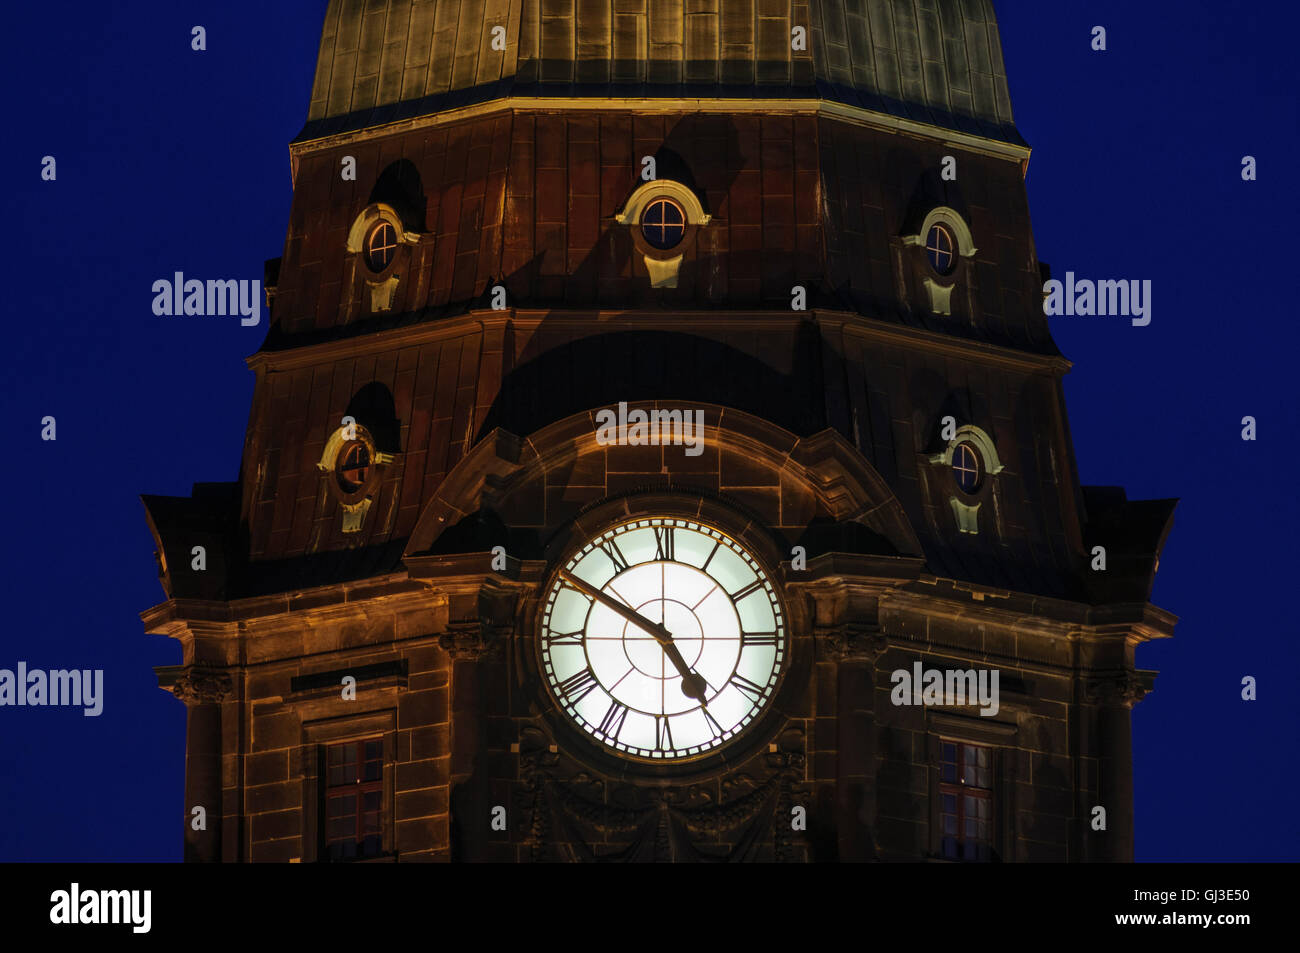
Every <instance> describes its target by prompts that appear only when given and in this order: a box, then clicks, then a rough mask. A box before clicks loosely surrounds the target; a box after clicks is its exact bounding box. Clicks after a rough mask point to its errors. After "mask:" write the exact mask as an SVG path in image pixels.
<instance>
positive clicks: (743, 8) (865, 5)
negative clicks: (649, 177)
mask: <svg viewBox="0 0 1300 953" xmlns="http://www.w3.org/2000/svg"><path fill="white" fill-rule="evenodd" d="M505 97H518V98H540V97H552V98H557V99H559V98H570V99H571V98H615V99H623V98H626V99H679V100H680V99H693V98H708V99H719V98H762V99H810V98H811V99H821V100H824V101H828V102H836V103H842V104H844V105H847V106H851V107H857V108H861V109H866V110H870V111H873V112H877V113H882V114H885V115H889V116H895V117H898V118H900V119H904V120H910V121H913V122H920V123H924V124H927V125H932V126H938V127H941V128H946V129H954V130H958V131H961V132H965V133H969V134H973V135H977V136H981V137H983V138H987V139H995V140H999V141H1004V142H1014V143H1018V144H1019V143H1022V142H1023V140H1022V139H1021V138H1020V136H1019V134H1018V133H1017V132H1016V129H1015V126H1014V123H1013V120H1012V114H1011V98H1010V95H1009V93H1008V90H1007V78H1006V71H1005V69H1004V67H1003V63H1002V50H1001V43H1000V40H999V38H998V28H997V19H996V16H995V14H994V11H993V5H992V3H991V0H895V2H892V3H884V2H866V0H690V2H687V0H486V2H485V0H380V2H376V0H331V2H330V4H329V8H328V11H327V13H326V15H325V24H324V28H323V30H322V35H321V45H320V54H319V57H318V60H317V66H316V77H315V81H314V83H313V85H312V95H311V106H310V109H309V111H308V122H307V126H306V127H305V128H304V129H303V131H302V133H301V134H300V136H299V137H298V138H299V141H303V140H310V139H316V138H320V137H322V136H327V135H331V134H335V133H339V132H346V131H351V130H356V129H362V128H367V127H370V126H378V125H385V124H387V123H391V122H398V121H401V120H403V119H409V118H412V117H415V116H420V115H425V114H428V113H432V112H438V111H441V110H444V109H451V108H456V107H459V106H466V105H471V104H474V103H479V102H485V101H488V100H493V99H501V98H505Z"/></svg>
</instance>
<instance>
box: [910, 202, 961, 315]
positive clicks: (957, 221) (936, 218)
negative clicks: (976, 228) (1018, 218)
mask: <svg viewBox="0 0 1300 953" xmlns="http://www.w3.org/2000/svg"><path fill="white" fill-rule="evenodd" d="M935 225H942V226H944V227H945V228H946V229H948V231H949V232H951V233H952V236H953V239H954V240H955V241H956V243H957V247H956V249H955V254H956V261H955V262H954V263H953V267H952V270H951V271H950V272H948V274H946V275H942V274H939V272H937V271H935V269H934V267H933V266H932V265H931V264H930V255H929V253H928V252H927V251H926V250H925V248H926V243H927V241H928V239H929V235H930V229H931V228H933V227H934V226H935ZM903 243H904V244H905V245H908V246H912V247H913V248H915V250H916V254H918V255H920V257H921V263H922V267H923V268H924V273H923V277H922V279H921V284H922V286H923V287H924V288H925V292H926V298H927V301H928V303H929V306H930V310H931V311H933V312H934V313H935V314H940V315H945V316H947V315H951V314H952V291H953V289H954V288H955V287H957V285H958V284H959V283H960V282H962V281H963V280H965V279H966V277H967V275H968V273H969V272H970V269H971V266H972V264H973V260H974V258H975V253H976V252H977V251H979V249H978V248H976V247H975V239H974V237H973V236H972V235H971V230H970V226H969V225H967V224H966V220H965V219H964V218H962V216H961V214H960V213H958V212H957V211H956V210H955V209H952V208H949V207H948V206H947V205H938V206H935V207H934V208H932V209H930V211H929V213H927V214H926V216H925V218H924V219H923V220H922V221H921V227H920V230H919V231H917V232H916V233H915V234H913V235H904V236H903Z"/></svg>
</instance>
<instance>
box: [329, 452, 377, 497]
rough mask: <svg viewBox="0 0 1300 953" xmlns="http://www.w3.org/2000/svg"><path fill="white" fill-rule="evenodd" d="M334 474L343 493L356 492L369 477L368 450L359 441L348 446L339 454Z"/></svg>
mask: <svg viewBox="0 0 1300 953" xmlns="http://www.w3.org/2000/svg"><path fill="white" fill-rule="evenodd" d="M335 472H336V474H337V475H338V481H339V486H340V487H342V489H343V492H344V493H355V492H357V490H359V489H361V488H362V487H363V486H365V485H366V480H367V479H368V478H369V477H370V448H369V447H367V446H366V445H365V444H364V443H361V442H360V441H355V442H353V443H350V444H348V445H347V446H346V447H344V448H343V451H342V453H340V454H339V463H338V467H337V469H336V471H335Z"/></svg>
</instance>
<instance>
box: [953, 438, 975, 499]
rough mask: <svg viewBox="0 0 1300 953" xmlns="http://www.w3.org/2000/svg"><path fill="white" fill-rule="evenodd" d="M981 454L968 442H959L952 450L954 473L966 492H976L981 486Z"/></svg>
mask: <svg viewBox="0 0 1300 953" xmlns="http://www.w3.org/2000/svg"><path fill="white" fill-rule="evenodd" d="M980 469H981V468H980V455H979V452H978V451H976V449H975V448H974V447H973V446H971V445H970V444H968V443H959V444H957V446H956V447H955V448H954V449H953V451H952V475H953V476H954V477H955V478H956V480H957V486H959V487H961V489H962V491H963V492H965V493H974V492H975V491H976V490H978V489H979V487H980V477H981V473H980Z"/></svg>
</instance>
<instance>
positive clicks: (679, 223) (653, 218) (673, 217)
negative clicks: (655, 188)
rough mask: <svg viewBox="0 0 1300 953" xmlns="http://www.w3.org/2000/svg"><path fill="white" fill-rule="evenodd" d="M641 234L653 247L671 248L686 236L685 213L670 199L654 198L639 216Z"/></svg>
mask: <svg viewBox="0 0 1300 953" xmlns="http://www.w3.org/2000/svg"><path fill="white" fill-rule="evenodd" d="M641 234H642V235H644V236H645V240H646V241H647V242H649V243H650V244H651V245H652V246H653V247H655V248H658V249H661V250H664V249H668V248H672V247H674V246H675V245H677V244H679V243H680V242H681V240H682V239H683V238H684V237H685V236H686V213H685V212H683V211H682V207H681V206H680V205H678V204H677V203H676V202H674V201H672V200H671V199H655V200H654V201H653V202H651V203H650V204H649V205H647V206H646V210H645V214H643V215H642V216H641Z"/></svg>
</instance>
